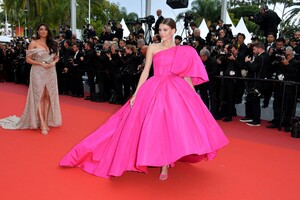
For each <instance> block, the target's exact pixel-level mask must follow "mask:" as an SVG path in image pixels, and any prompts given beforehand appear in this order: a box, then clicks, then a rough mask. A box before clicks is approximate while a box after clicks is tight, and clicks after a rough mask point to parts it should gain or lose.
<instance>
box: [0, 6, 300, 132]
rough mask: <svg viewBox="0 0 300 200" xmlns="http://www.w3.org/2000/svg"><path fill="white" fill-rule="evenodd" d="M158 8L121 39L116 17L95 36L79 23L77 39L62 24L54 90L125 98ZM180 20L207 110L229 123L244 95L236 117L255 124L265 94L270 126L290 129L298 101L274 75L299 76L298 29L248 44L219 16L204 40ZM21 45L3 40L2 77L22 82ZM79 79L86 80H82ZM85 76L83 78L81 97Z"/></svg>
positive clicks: (180, 41) (181, 40)
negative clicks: (197, 64)
mask: <svg viewBox="0 0 300 200" xmlns="http://www.w3.org/2000/svg"><path fill="white" fill-rule="evenodd" d="M156 14H157V20H156V21H155V18H154V17H153V16H148V17H145V18H141V19H140V20H139V21H137V22H134V23H133V24H132V25H133V26H134V32H132V33H130V35H129V37H127V38H124V37H123V29H122V25H121V24H119V23H115V22H114V21H110V22H109V23H108V24H107V25H105V26H104V27H103V29H102V32H101V33H100V35H99V36H97V35H96V32H95V31H94V29H93V27H92V26H91V25H87V26H85V27H84V32H83V40H82V41H80V40H78V39H77V38H76V36H75V35H74V34H72V32H71V31H70V29H69V27H68V26H67V27H64V28H63V29H62V30H60V33H59V35H58V36H57V37H56V40H57V43H58V45H59V49H60V51H59V55H60V61H59V63H57V66H56V67H57V76H58V85H59V92H60V94H64V95H71V96H73V97H78V98H84V99H85V100H91V101H95V102H110V103H113V104H123V103H124V102H126V100H128V98H129V97H130V96H131V94H132V92H134V91H135V88H136V86H137V83H138V79H139V76H140V73H141V72H142V70H143V64H144V62H145V55H146V51H147V45H149V43H158V42H160V38H159V35H158V25H159V23H160V21H161V20H162V19H163V17H162V11H161V10H157V12H156ZM256 18H258V17H257V16H256ZM184 21H185V29H186V32H187V33H186V34H185V35H184V36H182V35H177V36H176V37H175V43H176V45H190V46H193V47H194V48H195V50H196V51H197V52H198V53H199V56H200V58H201V59H202V61H203V63H204V65H205V67H206V70H207V73H208V75H209V78H210V81H209V82H207V83H205V84H202V85H200V86H196V90H197V92H198V93H199V95H201V98H202V99H203V101H204V103H205V104H206V105H207V107H208V108H209V109H210V111H211V113H212V115H213V116H214V117H215V118H216V119H223V121H224V122H230V121H232V118H233V116H235V115H236V109H235V105H236V104H239V103H241V102H242V100H243V98H244V96H246V98H245V99H246V106H245V107H246V116H245V117H244V118H242V119H241V120H240V121H242V122H246V123H247V124H248V125H250V126H259V125H260V112H261V106H260V99H262V98H263V106H262V108H266V107H268V106H269V101H270V98H271V97H272V96H273V97H274V103H273V109H274V119H273V120H272V121H271V124H270V125H269V126H268V127H269V128H276V127H278V126H279V125H282V126H284V127H285V129H286V130H289V129H290V119H291V117H292V115H293V106H294V105H295V103H296V102H295V99H296V98H295V95H296V94H295V85H294V84H290V85H287V86H285V87H283V84H282V83H281V82H280V81H282V82H283V81H294V82H298V81H299V80H300V70H299V61H298V60H299V53H300V43H299V41H300V31H297V32H295V34H294V36H293V37H292V38H281V37H279V38H277V34H276V33H277V32H268V33H267V34H266V41H259V40H258V38H257V37H255V36H253V37H252V38H251V40H252V43H250V44H245V43H244V41H245V35H244V34H243V33H239V34H238V35H236V36H234V35H233V34H232V32H231V29H230V27H231V25H230V24H224V23H223V21H222V20H219V21H218V23H217V27H218V28H216V26H213V25H211V26H210V27H209V33H208V34H207V36H206V37H205V38H202V37H201V36H200V35H201V34H200V33H201V30H199V29H198V28H196V27H197V26H196V24H195V23H194V22H193V21H192V17H191V16H189V15H187V16H185V18H184ZM142 23H145V24H146V25H148V28H152V24H154V26H153V29H154V30H155V34H154V36H152V35H151V34H150V39H149V36H146V35H147V33H145V31H144V30H143V28H142ZM257 23H258V22H257ZM260 23H261V21H260ZM31 39H34V37H33V38H31ZM29 42H30V41H29ZM27 44H28V42H27V43H26V42H25V41H24V40H22V39H18V40H15V41H14V43H13V44H12V45H2V46H1V49H2V51H1V52H0V54H1V55H0V62H1V69H3V70H0V71H1V72H0V73H1V74H0V80H1V79H6V81H14V82H16V83H24V84H28V80H29V71H30V66H29V65H28V64H26V62H25V59H24V58H25V49H26V45H27ZM183 59H184V58H183ZM3 72H4V73H3ZM4 74H5V76H4ZM84 77H87V80H83V78H84ZM243 78H250V80H247V81H246V80H245V79H243ZM261 80H265V81H261ZM268 80H277V81H268ZM83 82H87V83H88V95H86V96H84V84H83ZM282 102H285V103H284V104H283V103H282ZM282 111H283V112H284V113H281V112H282ZM280 116H283V118H280Z"/></svg>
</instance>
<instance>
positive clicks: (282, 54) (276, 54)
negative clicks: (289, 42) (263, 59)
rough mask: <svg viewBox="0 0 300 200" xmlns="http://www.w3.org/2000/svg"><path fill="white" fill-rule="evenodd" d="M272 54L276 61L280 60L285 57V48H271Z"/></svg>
mask: <svg viewBox="0 0 300 200" xmlns="http://www.w3.org/2000/svg"><path fill="white" fill-rule="evenodd" d="M273 55H274V57H275V61H276V62H281V61H282V60H283V59H284V58H285V49H276V48H274V49H273Z"/></svg>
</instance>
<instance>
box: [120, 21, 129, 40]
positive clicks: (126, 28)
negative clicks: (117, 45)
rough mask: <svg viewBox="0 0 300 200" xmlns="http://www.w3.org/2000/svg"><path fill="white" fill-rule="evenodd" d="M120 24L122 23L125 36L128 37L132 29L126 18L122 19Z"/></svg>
mask: <svg viewBox="0 0 300 200" xmlns="http://www.w3.org/2000/svg"><path fill="white" fill-rule="evenodd" d="M120 24H121V25H122V29H123V37H128V36H129V34H130V31H129V29H128V27H127V25H126V23H125V20H124V19H122V20H121V22H120Z"/></svg>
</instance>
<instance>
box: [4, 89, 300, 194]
mask: <svg viewBox="0 0 300 200" xmlns="http://www.w3.org/2000/svg"><path fill="white" fill-rule="evenodd" d="M26 93H27V87H26V86H23V85H16V84H14V83H0V118H4V117H6V116H9V115H12V114H16V115H20V114H21V113H22V111H23V108H24V105H25V101H26ZM60 102H61V109H62V115H63V126H62V127H59V128H52V129H51V130H50V133H49V135H47V136H43V135H41V134H40V131H39V130H4V129H2V128H0V147H1V148H0V155H1V157H0V159H1V165H0V188H1V192H0V199H3V200H77V199H80V200H83V199H84V200H94V199H95V200H96V199H97V200H98V199H105V200H109V199H139V200H140V199H151V200H152V199H180V200H181V199H205V200H227V199H229V200H253V199H255V200H269V199H270V200H298V199H299V197H300V192H299V185H300V184H299V181H300V139H295V138H291V137H290V134H289V133H286V132H283V131H282V132H280V131H277V130H270V129H267V128H265V126H266V122H263V123H264V124H263V126H261V127H248V126H247V125H245V124H244V123H241V122H238V118H234V121H233V122H230V123H224V122H222V121H220V122H219V124H220V125H221V127H222V128H223V130H224V132H225V133H226V135H227V136H228V138H229V140H230V144H229V145H228V146H226V147H225V148H223V149H222V150H221V151H220V152H219V154H218V156H217V157H216V159H214V160H213V161H210V162H200V163H197V164H187V163H181V162H178V163H176V166H175V167H174V168H171V169H170V171H169V179H168V180H167V181H164V182H161V181H159V180H158V175H159V169H158V168H151V169H150V170H149V173H148V174H141V173H133V172H126V173H125V174H124V175H123V176H121V177H116V178H111V179H104V178H100V177H95V176H92V175H89V174H87V173H85V172H84V171H82V170H80V169H76V168H60V167H59V166H58V162H59V160H60V159H61V158H62V157H63V155H64V154H66V153H67V152H68V151H69V150H70V149H71V148H72V147H73V145H75V144H76V143H78V142H79V141H80V140H82V139H83V138H84V137H85V136H87V135H88V134H89V133H91V132H92V131H93V130H95V129H96V128H97V127H98V126H99V125H100V124H102V123H103V122H104V121H105V120H107V119H108V118H109V116H111V115H112V114H113V113H114V112H115V111H116V110H117V109H118V108H119V107H120V106H116V105H111V104H108V103H93V102H90V101H84V100H83V99H78V98H73V97H69V96H60Z"/></svg>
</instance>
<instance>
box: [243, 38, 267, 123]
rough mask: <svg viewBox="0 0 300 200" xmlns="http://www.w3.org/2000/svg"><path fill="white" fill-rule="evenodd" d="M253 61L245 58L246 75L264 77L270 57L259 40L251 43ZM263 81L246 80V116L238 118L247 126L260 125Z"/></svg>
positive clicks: (256, 77)
mask: <svg viewBox="0 0 300 200" xmlns="http://www.w3.org/2000/svg"><path fill="white" fill-rule="evenodd" d="M253 54H254V55H255V59H254V61H251V58H250V57H249V56H247V57H246V58H245V63H246V66H245V67H246V70H248V74H247V77H248V78H255V79H266V78H267V77H268V75H269V68H270V58H269V55H268V54H267V53H266V52H265V46H264V44H263V43H261V42H257V43H254V44H253ZM263 84H264V83H262V82H261V81H247V96H246V108H245V113H246V116H245V117H244V118H242V119H240V121H241V122H247V125H249V126H260V114H261V113H260V96H261V88H262V86H263Z"/></svg>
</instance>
